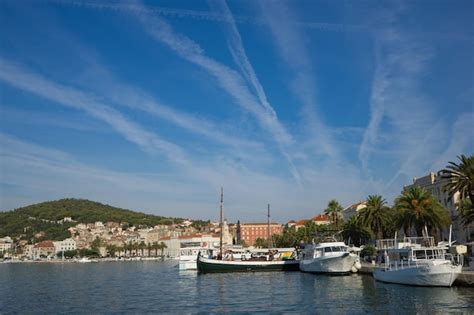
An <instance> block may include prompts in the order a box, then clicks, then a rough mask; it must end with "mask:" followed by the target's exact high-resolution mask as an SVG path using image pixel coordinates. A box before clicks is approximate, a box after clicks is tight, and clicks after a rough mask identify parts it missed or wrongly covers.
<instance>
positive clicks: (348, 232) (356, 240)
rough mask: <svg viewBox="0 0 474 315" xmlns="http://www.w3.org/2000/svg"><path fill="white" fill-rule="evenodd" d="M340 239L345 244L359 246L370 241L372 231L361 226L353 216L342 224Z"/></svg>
mask: <svg viewBox="0 0 474 315" xmlns="http://www.w3.org/2000/svg"><path fill="white" fill-rule="evenodd" d="M342 237H343V238H344V241H346V242H347V244H349V243H353V244H354V245H355V246H360V245H363V244H367V243H368V242H369V241H370V239H371V238H372V231H371V230H370V229H368V228H367V227H365V226H363V225H362V224H361V222H360V220H358V217H357V216H353V217H352V218H350V219H349V221H347V223H345V224H344V227H343V230H342Z"/></svg>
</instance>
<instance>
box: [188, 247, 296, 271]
mask: <svg viewBox="0 0 474 315" xmlns="http://www.w3.org/2000/svg"><path fill="white" fill-rule="evenodd" d="M249 253H250V252H249ZM289 253H290V254H289ZM240 256H241V258H240V259H238V258H236V257H237V255H235V257H234V255H233V254H230V255H226V257H227V258H224V259H216V258H209V257H204V256H202V255H198V258H197V269H198V272H200V273H217V272H256V271H298V270H299V262H298V260H297V259H296V251H295V250H294V249H272V250H269V251H267V253H266V254H265V253H262V251H260V254H257V253H256V252H253V253H250V256H248V255H240Z"/></svg>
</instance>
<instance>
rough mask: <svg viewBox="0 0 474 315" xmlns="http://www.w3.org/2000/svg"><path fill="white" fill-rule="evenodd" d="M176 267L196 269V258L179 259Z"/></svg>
mask: <svg viewBox="0 0 474 315" xmlns="http://www.w3.org/2000/svg"><path fill="white" fill-rule="evenodd" d="M178 268H179V270H196V269H197V265H196V260H180V261H179V264H178Z"/></svg>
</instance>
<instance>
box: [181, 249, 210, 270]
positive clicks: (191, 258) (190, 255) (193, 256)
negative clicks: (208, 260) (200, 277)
mask: <svg viewBox="0 0 474 315" xmlns="http://www.w3.org/2000/svg"><path fill="white" fill-rule="evenodd" d="M199 253H201V254H202V255H209V248H207V247H187V248H181V249H180V251H179V258H178V259H179V263H178V268H179V270H196V269H197V265H196V261H197V257H198V254H199Z"/></svg>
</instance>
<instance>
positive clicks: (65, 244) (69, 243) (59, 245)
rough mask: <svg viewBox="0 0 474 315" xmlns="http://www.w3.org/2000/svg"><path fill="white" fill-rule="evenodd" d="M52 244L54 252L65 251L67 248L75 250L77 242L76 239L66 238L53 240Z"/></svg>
mask: <svg viewBox="0 0 474 315" xmlns="http://www.w3.org/2000/svg"><path fill="white" fill-rule="evenodd" d="M53 244H54V254H57V253H60V252H65V251H69V250H76V248H77V244H76V241H75V240H74V239H72V238H66V239H65V240H62V241H57V242H53Z"/></svg>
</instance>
